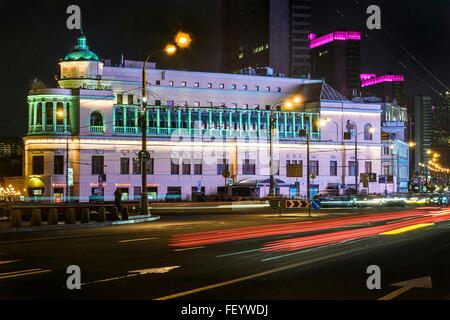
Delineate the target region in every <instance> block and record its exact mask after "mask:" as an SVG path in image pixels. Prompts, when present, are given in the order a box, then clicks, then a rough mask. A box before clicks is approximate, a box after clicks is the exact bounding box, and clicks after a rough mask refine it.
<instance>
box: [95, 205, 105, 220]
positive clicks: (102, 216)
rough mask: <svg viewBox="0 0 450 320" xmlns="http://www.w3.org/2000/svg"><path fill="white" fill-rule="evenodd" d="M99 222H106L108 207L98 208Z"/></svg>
mask: <svg viewBox="0 0 450 320" xmlns="http://www.w3.org/2000/svg"><path fill="white" fill-rule="evenodd" d="M97 222H106V208H104V207H101V208H100V209H98V217H97Z"/></svg>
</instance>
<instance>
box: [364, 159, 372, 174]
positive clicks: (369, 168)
mask: <svg viewBox="0 0 450 320" xmlns="http://www.w3.org/2000/svg"><path fill="white" fill-rule="evenodd" d="M365 169H366V173H372V162H371V161H366V162H365Z"/></svg>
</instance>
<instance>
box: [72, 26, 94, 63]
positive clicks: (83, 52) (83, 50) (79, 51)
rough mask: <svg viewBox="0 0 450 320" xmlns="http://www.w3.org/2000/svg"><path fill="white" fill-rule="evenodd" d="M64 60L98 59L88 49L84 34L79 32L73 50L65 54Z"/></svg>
mask: <svg viewBox="0 0 450 320" xmlns="http://www.w3.org/2000/svg"><path fill="white" fill-rule="evenodd" d="M64 61H100V59H99V58H98V56H97V55H96V54H95V53H94V52H92V51H90V50H89V47H88V45H87V39H86V36H85V35H84V34H83V33H81V35H80V37H79V38H78V44H77V46H75V48H74V50H73V51H72V52H71V53H69V54H68V55H66V57H65V58H64Z"/></svg>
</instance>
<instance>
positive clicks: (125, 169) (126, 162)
mask: <svg viewBox="0 0 450 320" xmlns="http://www.w3.org/2000/svg"><path fill="white" fill-rule="evenodd" d="M120 174H122V175H129V174H130V158H121V159H120Z"/></svg>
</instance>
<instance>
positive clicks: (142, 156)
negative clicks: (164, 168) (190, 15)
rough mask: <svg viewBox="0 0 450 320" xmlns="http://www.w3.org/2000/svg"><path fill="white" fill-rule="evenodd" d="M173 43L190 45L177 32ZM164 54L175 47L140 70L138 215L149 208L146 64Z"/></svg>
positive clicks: (188, 38)
mask: <svg viewBox="0 0 450 320" xmlns="http://www.w3.org/2000/svg"><path fill="white" fill-rule="evenodd" d="M175 42H176V44H177V46H178V47H180V48H188V47H189V45H190V44H191V42H192V40H191V36H190V35H189V34H187V33H184V32H179V33H178V34H177V36H176V38H175ZM161 52H163V53H165V54H166V55H169V56H172V55H174V54H175V53H176V52H177V47H176V46H175V45H174V44H169V45H167V46H166V47H165V48H164V49H163V50H162V51H158V52H156V53H153V54H151V55H149V56H148V57H147V59H146V60H145V62H144V66H143V70H142V121H141V127H142V150H141V152H140V153H139V160H140V161H141V180H142V181H141V182H142V186H141V187H142V190H141V205H140V210H139V212H140V214H141V215H148V214H149V208H148V207H149V206H148V192H147V162H148V160H149V159H150V154H149V152H148V151H147V102H148V98H147V63H148V62H149V61H150V59H151V58H152V57H153V56H154V55H155V54H158V53H161Z"/></svg>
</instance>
